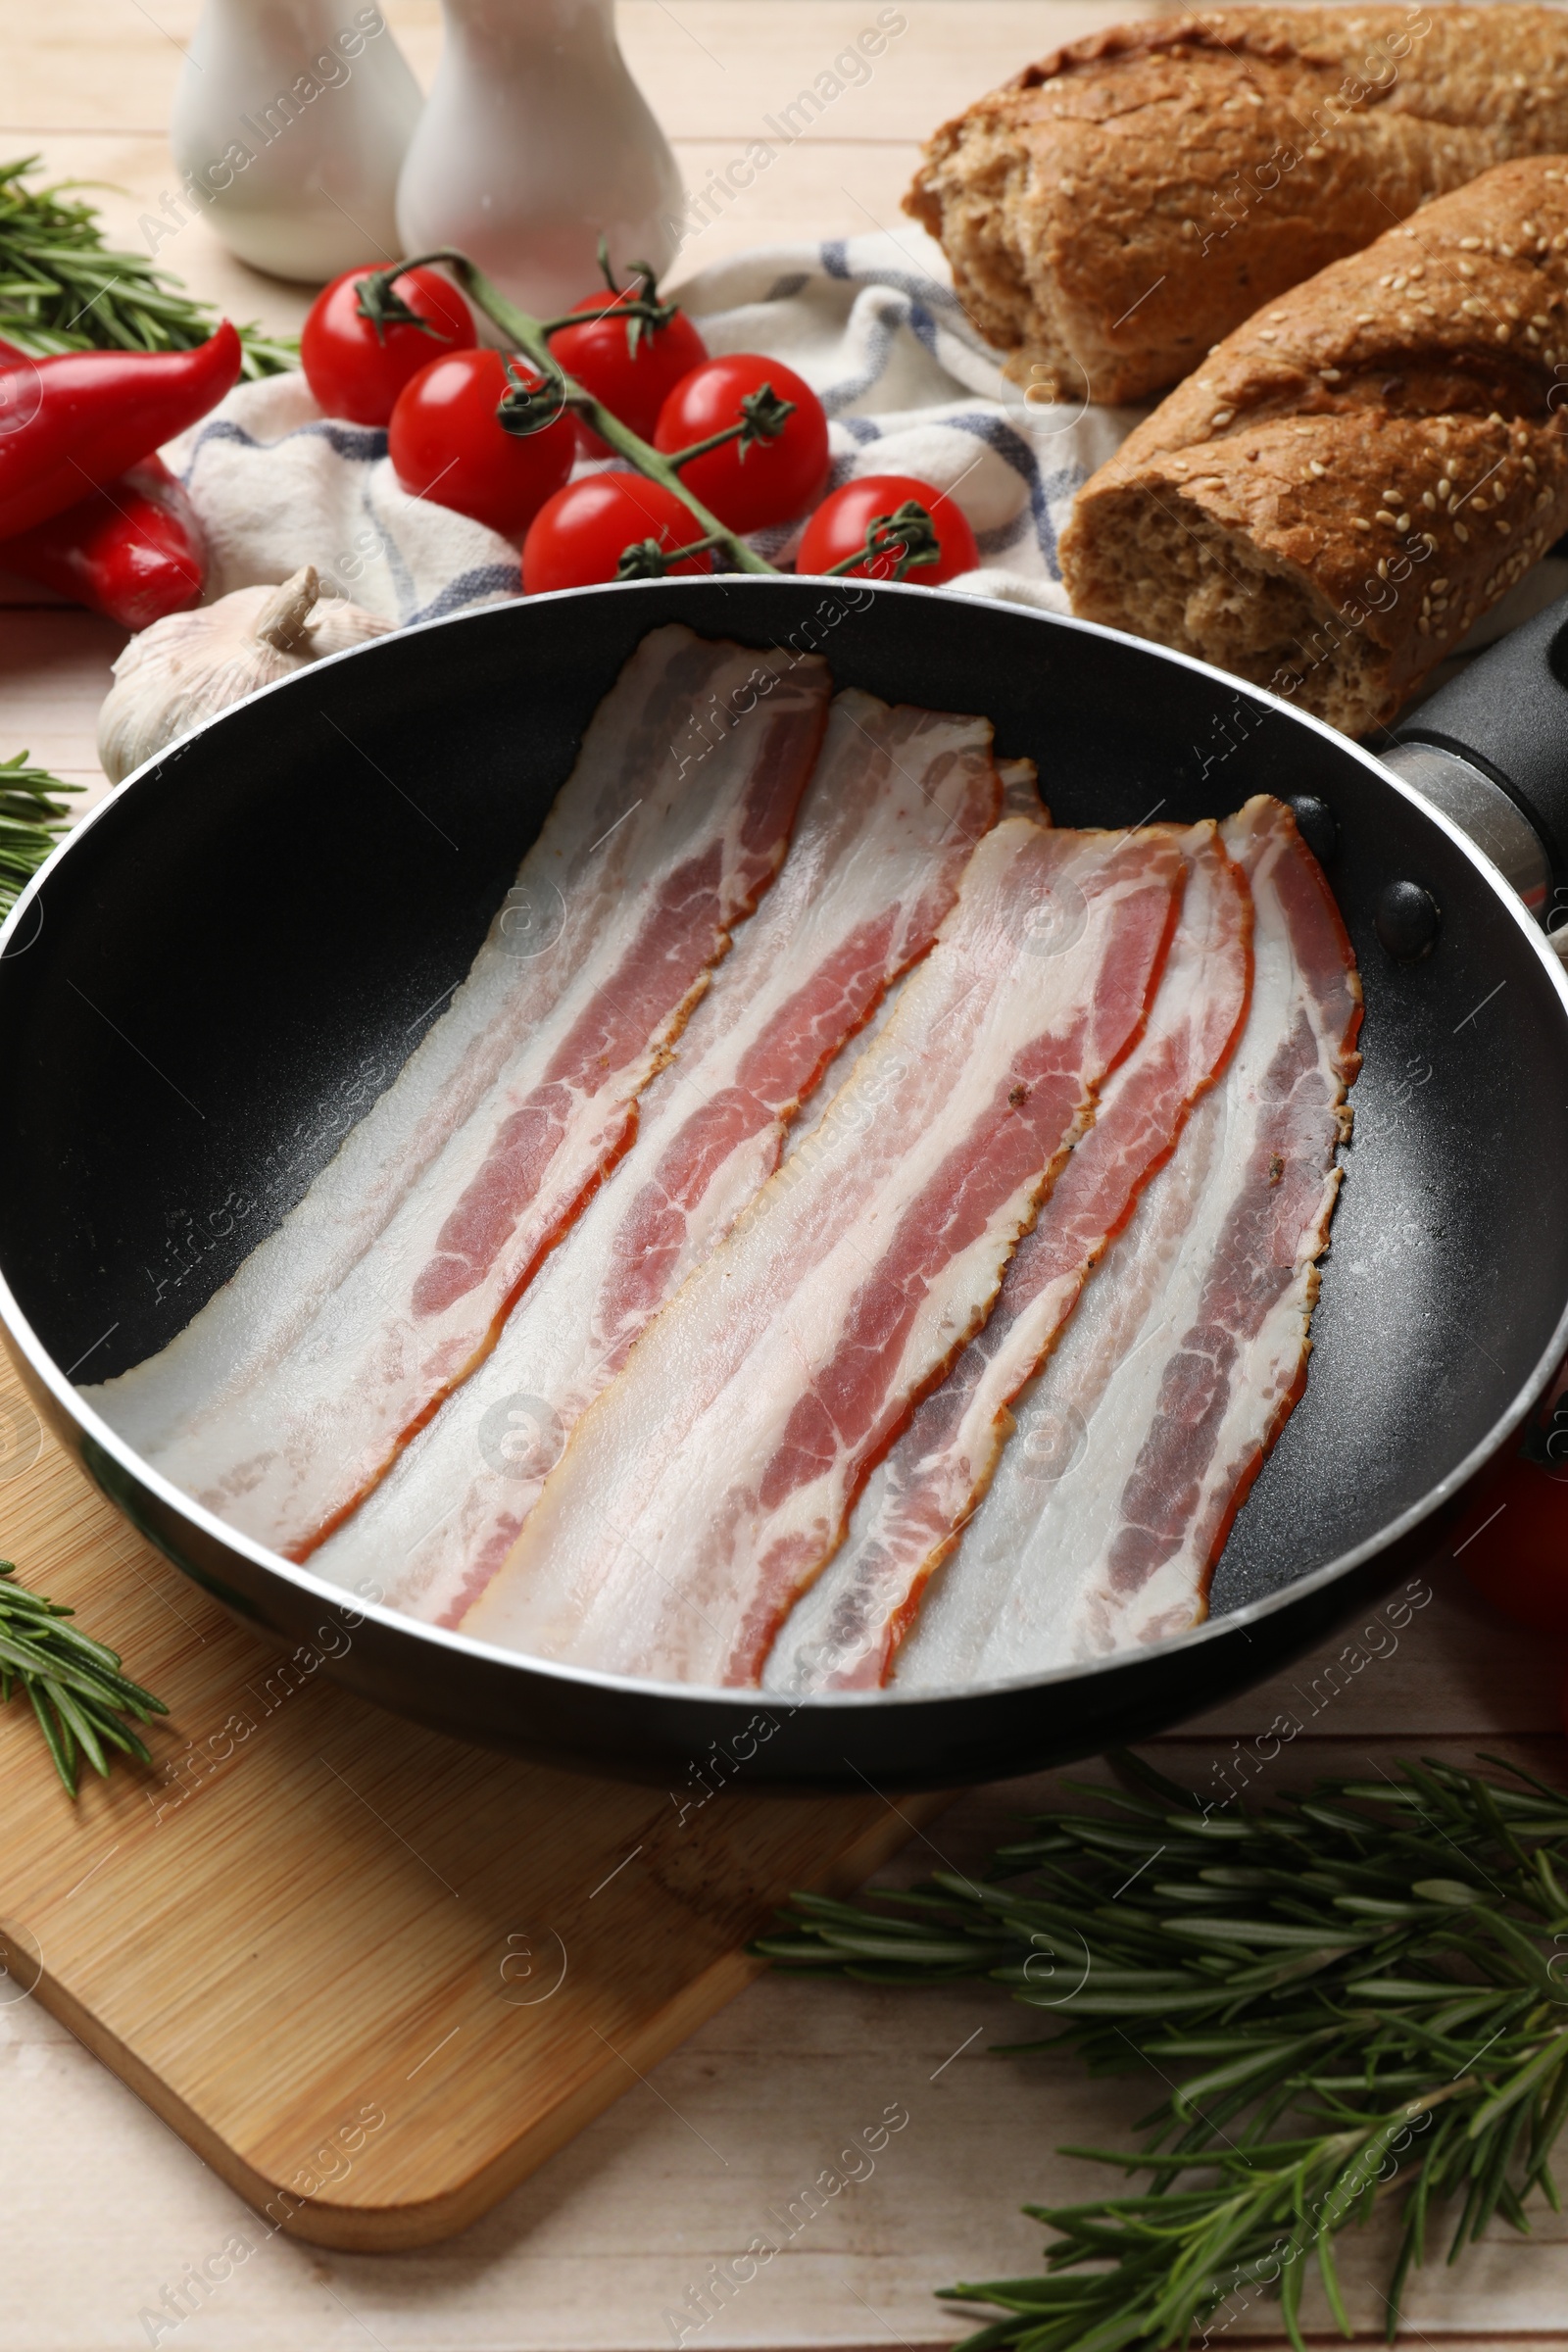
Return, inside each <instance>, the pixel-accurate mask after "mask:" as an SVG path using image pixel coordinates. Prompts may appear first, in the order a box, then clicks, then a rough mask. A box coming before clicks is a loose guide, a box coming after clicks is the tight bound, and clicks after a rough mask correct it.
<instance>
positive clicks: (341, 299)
mask: <svg viewBox="0 0 1568 2352" xmlns="http://www.w3.org/2000/svg"><path fill="white" fill-rule="evenodd" d="M375 274H376V272H375V270H373V269H364V270H346V271H345V272H344V274H343V276H341V277H335V278H334V279H333V280H332V283H331V284H330V285H329V286H326V287H324V288H323V289H322V291H321V292H320V293H319V294H318V296H317V297H316V300H315V302H314V303H313V304H312V305H311V315H310V317H309V318H308V319H306V321H305V324H304V326H303V328H302V329H301V331H300V365H301V367H302V368H304V370H305V380H306V382H307V383H308V384H309V385H310V387H311V390H312V391H313V392H314V393H315V395H316V397H317V399H318V401H319V403H320V405H321V407H322V408H323V409H324V410H325V411H326V414H327V415H328V417H348V418H349V419H350V420H351V422H353V423H355V424H385V423H386V421H387V419H388V418H389V417H390V416H391V414H392V409H393V404H394V403H395V401H396V399H397V396H398V394H399V393H400V392H401V391H402V389H403V387H404V385H405V384H406V383H407V382H408V381H409V379H410V377H411V376H415V375H417V374H418V372H419V370H420V368H428V367H429V365H430V362H431V361H432V360H435V359H439V358H440V357H441V355H442V354H443V352H447V351H466V350H470V349H471V348H472V345H473V320H472V319H471V318H470V317H469V314H468V306H467V304H466V302H465V301H464V299H463V296H462V295H461V294H460V293H459V292H458V290H457V288H456V286H449V285H448V283H447V281H446V279H445V278H444V277H438V276H437V275H436V272H435V271H434V270H406V271H405V272H404V274H403V276H402V277H400V278H399V279H398V280H397V281H396V283H395V284H394V285H393V287H392V294H393V296H395V297H399V298H401V300H402V301H404V302H405V303H406V304H407V305H408V307H409V309H410V310H411V311H414V312H417V315H418V317H419V318H420V319H424V320H425V321H426V322H427V323H426V324H425V325H424V326H410V325H409V324H408V323H407V321H405V322H404V323H403V324H401V325H399V324H389V325H386V326H383V327H382V329H381V332H380V334H379V335H377V333H376V330H375V328H374V326H373V325H372V324H371V322H370V320H369V319H367V318H366V317H365V316H364V315H363V313H362V312H361V310H360V307H359V296H360V288H361V286H362V285H363V284H364V282H365V280H366V279H367V278H368V277H374V275H375Z"/></svg>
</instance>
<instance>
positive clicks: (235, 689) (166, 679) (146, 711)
mask: <svg viewBox="0 0 1568 2352" xmlns="http://www.w3.org/2000/svg"><path fill="white" fill-rule="evenodd" d="M318 599H319V600H320V601H319V602H318ZM390 626H391V624H390V622H388V621H384V620H377V619H376V617H375V615H374V613H365V612H362V611H361V610H360V607H359V606H358V605H350V604H345V603H344V602H343V600H342V599H341V598H339V597H321V595H320V581H319V578H318V576H317V571H316V566H315V564H305V565H303V566H302V568H301V569H300V570H298V571H297V572H295V573H294V575H293V577H292V578H291V579H287V580H285V581H284V582H283V585H282V586H281V588H236V589H235V590H234V593H233V594H232V595H231V596H221V597H220V598H219V600H218V602H217V604H216V605H204V606H198V608H197V610H196V611H195V612H194V613H170V614H169V615H168V616H167V617H166V618H165V619H163V620H155V621H154V622H153V624H152V627H151V628H149V629H143V631H142V632H141V635H140V636H139V637H133V638H132V639H131V641H130V643H129V644H128V645H127V646H126V648H125V650H124V652H123V654H122V655H121V657H120V660H119V661H118V662H116V663H115V682H114V684H113V686H112V687H111V688H110V690H109V693H108V696H107V697H106V699H105V702H104V706H103V709H102V710H101V711H99V713H98V757H99V759H100V760H102V761H103V767H104V773H105V775H106V776H107V777H108V778H109V781H110V783H111V784H119V783H120V782H121V781H122V780H123V778H124V777H126V776H128V775H129V774H130V772H131V770H132V768H136V767H140V765H141V763H142V761H143V760H150V759H151V758H152V757H153V754H154V753H155V752H161V751H162V750H163V748H164V746H165V744H166V743H172V742H173V740H174V738H175V736H176V735H184V734H188V733H189V731H190V729H191V728H192V727H196V726H200V724H201V722H202V720H203V719H205V718H212V717H213V716H214V715H215V714H216V713H217V712H218V711H224V710H226V709H227V708H228V706H229V704H230V703H237V702H238V701H239V699H240V697H241V695H246V694H254V693H255V691H256V689H257V687H258V686H270V684H271V683H272V681H273V679H274V678H286V677H287V676H288V674H289V672H290V671H291V670H295V669H304V668H305V667H306V666H307V664H308V663H310V662H319V661H320V659H321V657H322V655H323V654H340V653H343V652H345V651H346V650H347V649H348V647H350V646H352V645H363V644H364V643H365V641H366V639H367V638H368V637H384V636H385V635H386V634H387V632H388V630H389V628H390Z"/></svg>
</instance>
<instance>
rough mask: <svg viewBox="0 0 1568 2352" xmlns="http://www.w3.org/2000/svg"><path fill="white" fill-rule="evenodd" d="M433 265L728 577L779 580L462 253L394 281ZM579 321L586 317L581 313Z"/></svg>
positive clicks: (421, 259)
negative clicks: (680, 518) (441, 267)
mask: <svg viewBox="0 0 1568 2352" xmlns="http://www.w3.org/2000/svg"><path fill="white" fill-rule="evenodd" d="M436 262H441V263H444V264H445V265H446V267H447V268H448V269H449V270H451V271H452V273H453V275H454V277H456V279H457V281H458V283H459V285H460V286H462V288H463V290H464V292H465V293H466V295H467V296H468V298H469V300H470V301H472V302H474V303H475V304H477V306H478V308H479V309H480V310H481V311H482V312H483V313H484V315H485V317H486V318H487V319H489V320H490V321H491V323H492V324H493V325H495V326H498V327H499V328H500V329H501V332H502V333H503V334H504V335H505V336H506V337H507V339H508V341H509V342H510V343H511V344H512V345H513V347H514V349H515V350H517V351H520V352H521V353H522V354H523V356H524V358H525V359H528V360H530V361H531V362H532V363H533V365H534V367H535V368H537V369H538V371H539V373H540V374H541V375H542V376H543V377H544V378H545V379H546V381H547V382H548V381H549V380H550V379H552V378H554V379H555V381H556V382H557V383H558V384H559V385H560V386H561V391H562V397H563V398H564V400H565V401H566V402H568V403H569V405H570V407H571V408H572V410H573V412H574V413H575V414H576V415H577V416H579V417H581V418H582V419H583V422H584V423H585V424H587V425H588V426H590V427H591V429H592V430H593V431H594V432H596V433H597V434H598V435H599V438H600V439H601V441H605V442H608V443H609V445H610V447H611V448H612V449H613V451H614V452H615V454H616V456H617V457H622V458H625V459H627V460H628V461H629V463H630V464H631V465H632V466H635V467H636V469H637V471H638V472H639V473H641V474H645V475H646V476H647V478H648V479H649V480H650V481H651V482H662V483H663V485H664V487H665V489H666V490H672V491H673V492H674V494H675V496H676V497H677V498H678V499H679V500H680V502H681V504H682V505H683V506H684V507H685V508H686V510H687V512H688V513H689V514H690V515H691V517H692V519H693V521H694V522H695V523H696V524H697V527H698V529H699V530H700V531H701V532H702V533H703V534H704V536H705V537H706V538H707V539H708V541H709V544H710V545H711V547H713V548H715V549H717V550H718V551H719V552H720V553H721V554H722V555H723V556H724V558H725V560H726V562H727V564H728V565H729V568H730V569H731V570H732V571H760V572H765V573H766V575H767V576H768V578H769V579H774V578H776V577H777V576H778V574H777V567H776V566H775V565H774V564H768V563H764V561H763V559H762V558H761V557H760V555H758V554H757V552H756V551H755V549H753V548H750V547H748V546H747V544H746V542H745V540H744V539H742V538H741V537H740V536H739V535H738V534H737V533H736V532H734V531H732V530H730V529H729V528H728V527H727V526H726V525H725V524H724V523H722V522H720V521H719V519H718V516H717V515H713V514H711V513H710V512H709V510H708V508H707V507H705V506H704V505H703V503H702V501H701V499H699V498H695V497H693V495H692V493H691V491H689V490H688V489H687V488H686V486H685V484H684V483H683V482H682V480H681V478H680V475H679V474H678V473H677V472H676V470H675V467H674V466H673V465H672V464H671V463H670V461H669V459H668V458H666V457H665V456H664V454H663V452H662V450H657V449H655V448H654V447H653V446H652V445H651V444H650V443H649V442H647V441H644V440H643V439H642V437H641V435H640V434H637V433H634V432H633V431H632V429H631V427H630V425H627V424H622V422H621V420H620V418H619V417H617V416H615V414H614V413H613V410H611V409H607V408H606V407H605V405H604V403H603V401H599V400H595V398H594V396H593V394H592V393H591V392H589V391H588V390H587V389H586V388H585V387H584V386H583V385H582V384H579V383H578V382H577V380H576V378H575V377H574V376H569V375H568V374H567V373H566V371H565V369H564V368H563V367H562V365H561V362H560V361H559V360H558V359H557V358H556V356H555V354H554V353H553V352H552V351H551V348H550V341H549V337H548V336H547V334H546V333H545V329H544V326H543V324H542V322H541V321H540V320H539V319H535V318H534V317H533V316H532V315H531V314H530V313H529V312H527V311H519V310H518V309H517V308H516V306H515V304H514V303H510V302H509V301H508V300H507V298H506V296H505V295H504V294H503V293H502V292H501V289H500V288H499V287H498V286H495V285H492V284H491V282H490V280H489V278H487V277H486V276H485V274H484V272H483V270H479V269H477V268H475V266H474V264H473V263H472V262H470V261H469V259H468V257H467V255H466V253H459V252H457V251H456V250H455V249H454V248H452V247H450V246H443V247H442V248H441V249H440V250H439V251H437V252H435V253H422V254H420V255H419V256H418V257H417V260H416V261H411V262H399V264H398V265H397V269H396V270H394V271H393V272H392V275H393V276H397V275H399V274H400V273H401V272H402V271H403V270H415V269H418V268H420V267H423V266H426V265H429V264H432V263H436ZM581 315H582V316H586V314H585V313H584V314H581ZM736 429H737V430H739V429H740V428H739V427H737V428H736ZM725 437H726V438H728V437H729V436H727V435H726V436H725ZM684 454H685V455H687V456H690V455H691V454H692V453H691V452H690V451H687V452H685V453H684Z"/></svg>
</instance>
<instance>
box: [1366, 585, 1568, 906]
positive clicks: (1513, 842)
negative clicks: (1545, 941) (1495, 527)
mask: <svg viewBox="0 0 1568 2352" xmlns="http://www.w3.org/2000/svg"><path fill="white" fill-rule="evenodd" d="M1394 736H1395V749H1394V750H1393V751H1392V752H1388V753H1386V754H1385V755H1384V758H1385V760H1386V761H1387V764H1388V765H1389V766H1390V767H1392V768H1393V769H1394V771H1395V773H1396V774H1397V776H1398V777H1399V778H1400V779H1401V781H1402V782H1404V783H1406V784H1410V785H1413V786H1414V788H1415V789H1416V791H1418V792H1419V793H1421V794H1422V795H1423V797H1424V798H1425V799H1427V800H1430V801H1433V802H1435V803H1436V805H1437V806H1438V807H1439V808H1440V809H1443V811H1444V813H1445V814H1446V815H1447V816H1450V817H1452V818H1453V820H1454V822H1455V823H1456V824H1458V825H1459V826H1460V827H1461V828H1462V829H1463V830H1464V831H1465V832H1466V833H1468V834H1469V835H1470V837H1471V839H1472V840H1473V841H1475V842H1476V843H1477V844H1478V845H1479V847H1480V848H1482V849H1484V850H1485V851H1486V853H1487V855H1488V856H1489V857H1490V858H1492V859H1493V860H1494V862H1495V864H1497V865H1499V866H1500V867H1501V868H1502V870H1503V872H1504V873H1505V874H1506V875H1507V877H1508V880H1509V881H1510V882H1511V883H1512V884H1513V886H1514V888H1515V889H1516V890H1517V891H1518V892H1519V893H1520V895H1521V897H1522V898H1524V899H1525V901H1526V902H1527V904H1528V905H1530V906H1531V907H1533V908H1534V910H1535V912H1536V913H1537V914H1538V915H1540V916H1541V917H1542V919H1543V920H1544V921H1545V922H1547V923H1548V924H1549V925H1551V926H1552V927H1553V928H1555V927H1556V925H1557V924H1558V923H1559V922H1560V921H1561V920H1563V919H1565V917H1564V916H1563V914H1562V912H1561V911H1560V910H1562V909H1568V597H1564V598H1562V599H1561V601H1560V602H1559V603H1557V604H1555V605H1548V606H1547V608H1546V610H1545V612H1544V613H1537V615H1536V617H1535V619H1534V620H1527V621H1526V622H1525V624H1524V626H1523V627H1522V628H1518V629H1513V630H1511V631H1510V632H1509V634H1508V635H1507V636H1506V637H1504V638H1502V639H1501V640H1500V642H1499V643H1498V644H1496V645H1495V646H1491V647H1489V648H1488V650H1487V652H1486V653H1484V654H1480V655H1478V656H1477V657H1476V659H1475V661H1473V662H1471V663H1470V665H1469V667H1468V668H1467V669H1465V670H1464V671H1463V672H1462V673H1461V674H1460V675H1459V676H1458V677H1456V678H1454V679H1452V680H1450V682H1449V683H1448V684H1447V685H1446V686H1442V687H1440V688H1439V689H1438V691H1437V693H1436V694H1434V695H1433V696H1431V697H1430V699H1429V700H1428V701H1426V702H1424V703H1423V704H1422V705H1421V706H1420V708H1419V710H1416V711H1412V712H1411V713H1410V716H1409V718H1408V719H1406V720H1405V721H1404V722H1403V723H1402V724H1401V725H1399V726H1397V727H1396V728H1395V729H1394Z"/></svg>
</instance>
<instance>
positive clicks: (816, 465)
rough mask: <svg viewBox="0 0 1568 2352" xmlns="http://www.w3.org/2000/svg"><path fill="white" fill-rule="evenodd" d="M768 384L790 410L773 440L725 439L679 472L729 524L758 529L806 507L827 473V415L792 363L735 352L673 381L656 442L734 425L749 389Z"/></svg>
mask: <svg viewBox="0 0 1568 2352" xmlns="http://www.w3.org/2000/svg"><path fill="white" fill-rule="evenodd" d="M764 384H769V385H771V386H772V389H773V391H774V393H775V394H776V395H777V397H778V398H779V399H780V400H792V401H793V402H794V403H795V414H794V416H793V417H790V418H789V419H788V421H787V422H786V424H785V426H784V429H783V431H782V432H781V433H780V434H779V435H778V436H777V438H776V439H775V440H770V441H764V440H758V441H752V442H750V443H746V444H743V443H742V442H740V441H739V440H735V441H726V442H725V443H724V444H723V446H722V447H721V448H719V449H712V450H710V451H709V453H708V455H707V456H706V457H702V458H693V460H692V462H691V464H690V465H689V466H682V467H681V469H680V478H681V480H682V481H683V482H684V483H685V484H686V487H687V489H688V490H690V491H691V492H692V494H693V496H694V497H696V498H700V499H701V500H702V502H703V504H704V506H705V507H707V508H709V509H710V510H711V513H713V514H714V515H717V516H718V519H719V521H720V522H722V523H724V524H725V525H726V526H727V527H728V528H729V529H730V530H732V531H760V530H761V529H762V528H763V526H764V525H765V524H767V523H770V522H788V521H789V519H790V517H791V515H799V514H800V513H801V511H802V509H803V508H805V507H809V505H810V503H811V501H812V499H813V498H814V497H815V496H816V494H817V492H818V490H819V489H820V488H821V486H822V477H823V475H824V474H825V473H826V472H827V418H826V417H825V416H824V415H823V413H822V404H821V402H820V401H819V400H818V399H817V397H816V394H815V393H814V392H813V391H812V390H811V387H810V385H809V384H808V383H805V382H803V381H802V379H801V377H800V376H798V375H797V374H796V372H795V370H794V368H786V367H784V366H783V364H782V363H781V362H780V361H778V360H764V359H762V358H760V356H759V355H758V354H757V353H756V352H751V351H737V352H733V353H731V355H730V357H729V358H728V359H723V360H710V361H709V362H708V364H707V366H706V367H703V368H694V369H693V371H692V373H691V374H690V375H688V376H686V377H685V378H684V379H683V380H682V381H681V382H680V383H678V384H677V385H676V386H675V389H674V391H673V392H671V393H670V395H669V397H668V399H667V400H666V401H665V403H664V405H663V407H662V409H661V410H660V412H659V423H658V425H657V427H656V428H655V432H654V446H655V448H656V449H662V450H663V451H664V453H665V454H666V456H667V455H669V454H670V453H671V452H673V451H675V450H681V449H689V448H690V447H691V445H692V443H693V442H694V441H706V440H707V439H708V438H709V437H710V435H711V434H712V433H721V432H722V431H723V430H724V428H725V427H726V425H731V424H739V423H740V421H741V418H742V414H743V412H742V408H741V403H742V401H743V400H744V399H745V398H746V396H747V395H748V394H749V393H753V392H760V390H761V388H762V386H763V385H764Z"/></svg>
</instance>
